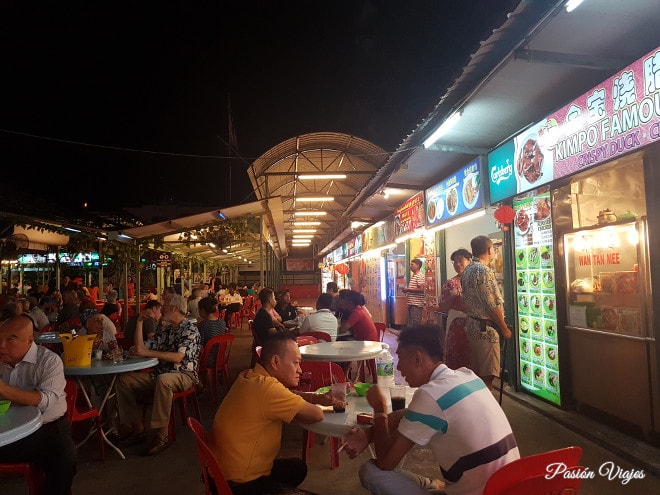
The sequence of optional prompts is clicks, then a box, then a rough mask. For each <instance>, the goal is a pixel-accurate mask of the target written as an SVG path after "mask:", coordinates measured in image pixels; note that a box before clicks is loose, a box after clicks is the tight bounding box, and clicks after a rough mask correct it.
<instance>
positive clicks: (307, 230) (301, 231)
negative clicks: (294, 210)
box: [293, 229, 316, 234]
mask: <svg viewBox="0 0 660 495" xmlns="http://www.w3.org/2000/svg"><path fill="white" fill-rule="evenodd" d="M293 232H294V233H295V234H313V233H314V232H316V229H293Z"/></svg>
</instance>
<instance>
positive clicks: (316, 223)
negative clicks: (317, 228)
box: [293, 222, 321, 227]
mask: <svg viewBox="0 0 660 495" xmlns="http://www.w3.org/2000/svg"><path fill="white" fill-rule="evenodd" d="M293 225H299V226H301V227H302V226H303V225H321V222H293Z"/></svg>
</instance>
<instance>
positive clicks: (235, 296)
mask: <svg viewBox="0 0 660 495" xmlns="http://www.w3.org/2000/svg"><path fill="white" fill-rule="evenodd" d="M228 289H229V290H228V292H227V293H226V294H225V295H224V296H222V307H223V308H224V309H225V325H227V328H230V326H229V323H230V322H231V315H232V314H233V313H237V312H238V311H240V310H241V306H243V297H242V296H241V295H240V294H239V293H238V292H236V284H235V283H233V282H232V283H231V284H229V286H228Z"/></svg>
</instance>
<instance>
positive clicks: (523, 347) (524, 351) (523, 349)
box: [520, 340, 529, 354]
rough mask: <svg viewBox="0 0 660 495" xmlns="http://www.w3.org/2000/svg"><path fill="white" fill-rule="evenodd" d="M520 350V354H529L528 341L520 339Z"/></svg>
mask: <svg viewBox="0 0 660 495" xmlns="http://www.w3.org/2000/svg"><path fill="white" fill-rule="evenodd" d="M520 352H521V353H522V354H529V341H528V340H521V341H520Z"/></svg>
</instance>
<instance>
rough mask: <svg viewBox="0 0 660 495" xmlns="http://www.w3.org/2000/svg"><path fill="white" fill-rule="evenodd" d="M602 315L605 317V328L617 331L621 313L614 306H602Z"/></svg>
mask: <svg viewBox="0 0 660 495" xmlns="http://www.w3.org/2000/svg"><path fill="white" fill-rule="evenodd" d="M600 316H601V318H602V319H603V328H605V329H606V330H610V331H615V330H617V329H618V328H619V314H618V313H617V311H616V309H614V308H601V309H600Z"/></svg>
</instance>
